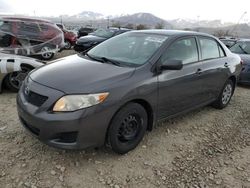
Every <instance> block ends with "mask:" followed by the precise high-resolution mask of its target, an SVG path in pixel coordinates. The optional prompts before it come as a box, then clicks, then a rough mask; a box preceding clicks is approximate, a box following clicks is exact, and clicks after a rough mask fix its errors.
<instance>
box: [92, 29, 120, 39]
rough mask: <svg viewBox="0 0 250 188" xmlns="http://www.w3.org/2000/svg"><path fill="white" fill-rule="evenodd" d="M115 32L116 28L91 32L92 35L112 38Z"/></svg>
mask: <svg viewBox="0 0 250 188" xmlns="http://www.w3.org/2000/svg"><path fill="white" fill-rule="evenodd" d="M114 33H115V31H114V30H109V29H97V30H96V31H95V32H93V33H91V35H95V36H97V37H104V38H110V37H112V36H113V34H114Z"/></svg>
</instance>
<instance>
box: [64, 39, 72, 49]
mask: <svg viewBox="0 0 250 188" xmlns="http://www.w3.org/2000/svg"><path fill="white" fill-rule="evenodd" d="M65 44H66V45H65V46H64V49H65V50H70V49H71V47H72V45H71V43H70V41H69V40H65Z"/></svg>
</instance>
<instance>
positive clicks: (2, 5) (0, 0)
mask: <svg viewBox="0 0 250 188" xmlns="http://www.w3.org/2000/svg"><path fill="white" fill-rule="evenodd" d="M10 11H11V7H10V5H9V4H8V3H7V2H6V1H5V0H0V13H7V12H10Z"/></svg>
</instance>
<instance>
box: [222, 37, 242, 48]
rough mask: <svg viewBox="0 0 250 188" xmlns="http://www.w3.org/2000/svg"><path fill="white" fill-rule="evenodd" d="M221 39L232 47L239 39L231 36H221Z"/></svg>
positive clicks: (227, 45)
mask: <svg viewBox="0 0 250 188" xmlns="http://www.w3.org/2000/svg"><path fill="white" fill-rule="evenodd" d="M220 40H221V42H223V43H224V44H225V45H226V47H228V48H231V47H232V46H233V45H235V43H236V42H237V40H238V39H236V38H233V37H230V38H226V37H222V38H220Z"/></svg>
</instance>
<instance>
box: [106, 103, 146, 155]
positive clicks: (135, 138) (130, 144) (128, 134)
mask: <svg viewBox="0 0 250 188" xmlns="http://www.w3.org/2000/svg"><path fill="white" fill-rule="evenodd" d="M147 125H148V117H147V112H146V110H145V109H144V108H143V107H142V106H141V105H140V104H137V103H129V104H127V105H126V106H124V107H123V108H122V109H121V110H119V111H118V113H117V114H116V115H115V116H114V118H113V120H112V122H111V125H110V127H109V130H108V138H107V139H108V144H109V145H110V146H111V148H112V150H113V151H114V152H116V153H118V154H125V153H127V152H129V151H131V150H133V149H134V148H135V147H136V146H137V145H138V144H139V143H140V141H141V140H142V138H143V136H144V134H145V132H146V129H147Z"/></svg>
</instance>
